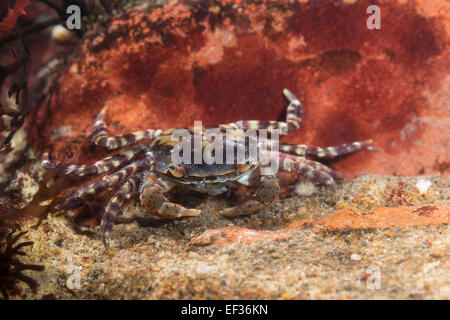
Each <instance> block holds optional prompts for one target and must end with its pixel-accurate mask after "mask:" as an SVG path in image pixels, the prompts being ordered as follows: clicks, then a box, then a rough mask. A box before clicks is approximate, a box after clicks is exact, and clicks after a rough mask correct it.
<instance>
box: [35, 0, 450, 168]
mask: <svg viewBox="0 0 450 320" xmlns="http://www.w3.org/2000/svg"><path fill="white" fill-rule="evenodd" d="M371 4H372V1H368V0H361V1H357V2H355V3H353V4H349V3H345V2H344V1H342V2H341V1H317V2H308V3H304V1H301V2H299V3H297V2H288V1H286V2H280V3H276V4H274V3H273V2H270V1H267V2H262V3H261V4H255V3H251V2H250V3H242V2H241V1H238V0H236V1H222V2H221V3H219V4H218V5H215V6H213V7H211V6H210V5H209V4H207V3H206V2H197V3H194V4H193V5H191V6H189V5H187V4H183V3H182V2H178V3H170V4H168V5H166V6H164V7H162V8H157V9H153V10H150V9H148V8H146V6H145V5H144V6H140V7H138V8H136V9H134V10H132V11H130V12H129V14H128V15H125V16H124V18H114V19H113V21H112V23H111V25H110V26H109V29H108V30H106V31H98V32H97V33H95V34H91V35H90V36H88V37H87V38H86V40H85V41H84V44H83V45H82V47H81V48H80V51H79V53H78V55H77V56H76V57H75V58H74V59H72V61H71V62H70V63H69V65H68V66H67V69H66V71H65V73H64V74H63V75H62V77H61V79H60V83H59V87H58V90H57V94H56V95H54V98H53V99H52V103H51V106H50V111H51V116H50V119H45V115H43V116H42V117H41V121H40V122H39V121H38V122H36V123H33V124H32V128H31V132H33V135H32V136H33V139H34V145H35V146H36V147H37V148H39V149H40V150H44V149H46V150H49V151H51V153H52V155H53V156H55V157H56V158H58V159H61V160H66V161H71V162H85V161H92V160H93V159H94V158H98V155H96V154H93V153H86V152H85V151H86V148H85V147H86V142H85V141H86V139H85V137H86V136H87V135H88V134H89V133H90V130H91V126H92V124H93V122H94V119H95V116H96V114H97V113H98V112H99V111H100V109H101V108H102V107H103V105H105V104H107V105H108V107H109V109H108V118H109V123H110V124H111V125H110V131H111V133H112V134H119V133H126V132H129V131H135V130H140V129H145V128H163V129H164V128H172V127H180V126H189V125H192V124H193V121H194V120H203V123H204V124H205V125H212V124H216V123H223V122H230V121H235V120H239V119H261V120H269V119H276V118H277V117H278V115H279V114H280V112H281V111H282V110H283V107H284V106H286V101H285V100H284V98H283V97H282V94H281V91H282V89H283V88H285V87H286V88H289V89H290V90H291V91H293V92H294V93H296V94H297V95H298V96H299V97H301V99H302V100H303V103H304V106H305V109H306V111H305V116H304V122H303V123H304V125H303V128H301V129H300V130H299V131H298V132H296V133H293V134H291V135H290V136H289V137H287V138H284V140H285V141H287V142H291V143H299V144H310V145H336V144H340V143H344V142H351V141H355V140H364V139H368V138H372V139H374V140H375V146H376V147H378V148H379V151H378V152H370V153H369V152H366V151H364V152H360V153H358V154H355V155H352V156H350V157H348V158H346V159H343V160H341V161H339V162H337V163H336V167H337V168H338V169H339V170H341V171H343V172H345V173H347V174H348V175H349V176H350V177H354V176H357V175H360V174H362V173H379V174H397V175H417V174H419V173H420V174H435V173H439V172H440V173H442V174H443V175H444V176H446V175H448V172H449V159H450V157H449V151H448V143H449V141H448V140H449V135H448V134H446V132H448V126H449V120H448V119H449V114H450V111H449V110H450V109H449V101H450V99H449V89H448V88H449V85H450V77H449V70H450V60H449V59H448V57H449V45H448V44H449V35H450V32H449V29H450V28H449V19H448V12H450V10H449V9H450V8H449V7H450V5H449V4H448V2H446V1H445V0H438V1H433V2H431V1H424V0H421V1H388V0H380V1H378V5H379V6H380V8H381V19H382V20H381V30H369V29H367V27H366V19H367V18H368V16H369V15H368V14H367V13H366V8H367V7H368V6H369V5H371ZM44 120H48V121H44ZM62 126H71V127H72V131H73V132H74V135H73V136H66V137H61V138H55V137H54V136H52V130H54V129H56V128H59V127H62ZM38 128H39V129H38ZM52 145H53V146H52Z"/></svg>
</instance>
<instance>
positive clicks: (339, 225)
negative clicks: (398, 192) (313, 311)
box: [191, 204, 450, 245]
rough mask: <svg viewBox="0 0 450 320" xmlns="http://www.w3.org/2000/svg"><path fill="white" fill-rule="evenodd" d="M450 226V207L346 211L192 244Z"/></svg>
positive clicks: (214, 232)
mask: <svg viewBox="0 0 450 320" xmlns="http://www.w3.org/2000/svg"><path fill="white" fill-rule="evenodd" d="M448 223H450V205H449V204H433V205H424V206H418V207H405V206H401V207H385V208H377V209H375V210H373V211H370V212H364V211H360V210H357V209H355V208H353V207H345V208H344V209H342V210H338V211H336V212H335V213H333V214H332V215H331V216H329V217H327V218H324V219H321V220H318V221H311V220H300V221H292V222H290V223H289V224H288V225H287V228H286V229H283V230H276V231H266V230H254V229H249V228H243V227H235V226H231V227H226V228H220V229H211V230H207V231H205V232H204V233H203V234H202V235H200V236H198V237H195V238H193V239H192V240H191V244H203V245H204V244H213V243H215V244H225V243H228V244H231V243H246V244H248V243H252V242H255V241H262V240H272V241H273V240H283V239H287V238H290V237H292V236H294V235H295V234H296V233H298V232H300V231H301V230H304V229H305V228H312V229H313V230H316V231H317V230H320V229H323V228H325V229H329V230H341V229H345V228H350V229H369V228H377V229H390V228H406V227H415V226H426V225H437V224H448Z"/></svg>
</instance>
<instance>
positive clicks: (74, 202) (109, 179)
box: [55, 159, 150, 211]
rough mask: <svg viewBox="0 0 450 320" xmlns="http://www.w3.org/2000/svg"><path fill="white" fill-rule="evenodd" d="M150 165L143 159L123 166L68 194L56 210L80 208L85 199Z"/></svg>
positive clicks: (121, 181) (119, 182)
mask: <svg viewBox="0 0 450 320" xmlns="http://www.w3.org/2000/svg"><path fill="white" fill-rule="evenodd" d="M148 166H150V162H149V161H148V160H147V159H143V160H139V161H137V162H136V163H134V164H130V165H128V166H126V167H124V168H122V169H121V170H119V171H117V172H116V173H114V174H111V175H106V176H104V177H103V178H102V180H100V181H98V182H95V183H92V184H90V185H88V186H87V187H85V188H83V189H80V190H78V191H77V192H75V193H73V194H71V195H70V196H68V197H67V198H66V199H65V200H64V201H63V202H62V203H60V204H58V205H57V206H56V207H55V211H61V210H70V209H75V208H78V207H80V206H81V205H82V204H83V203H84V201H85V200H90V199H92V198H94V196H96V195H98V194H101V193H102V192H104V191H106V190H107V189H108V188H112V187H114V186H116V185H118V184H121V183H123V182H124V181H125V180H126V179H128V178H129V177H130V176H131V175H133V174H134V173H136V172H137V171H139V170H141V169H143V168H145V167H148Z"/></svg>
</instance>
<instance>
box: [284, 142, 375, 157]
mask: <svg viewBox="0 0 450 320" xmlns="http://www.w3.org/2000/svg"><path fill="white" fill-rule="evenodd" d="M372 143H373V140H372V139H369V140H364V141H355V142H352V143H343V144H341V145H338V146H333V147H308V146H306V145H304V144H299V145H293V144H287V143H283V142H280V143H279V146H280V151H281V152H285V153H289V154H294V155H297V156H301V157H304V156H310V157H314V158H319V159H335V158H338V157H342V156H346V155H348V154H351V153H355V152H357V151H359V150H362V149H364V148H367V149H368V150H372V149H371V148H372V147H371V146H370V145H371V144H372Z"/></svg>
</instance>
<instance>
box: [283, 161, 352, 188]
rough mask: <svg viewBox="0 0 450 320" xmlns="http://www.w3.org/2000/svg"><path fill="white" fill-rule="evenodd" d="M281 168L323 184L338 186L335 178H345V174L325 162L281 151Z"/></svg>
mask: <svg viewBox="0 0 450 320" xmlns="http://www.w3.org/2000/svg"><path fill="white" fill-rule="evenodd" d="M279 161H280V169H281V171H286V172H292V171H294V172H297V173H299V174H301V175H302V176H305V177H307V178H309V179H311V180H312V181H314V182H317V183H319V184H322V185H326V186H330V187H332V188H336V181H335V180H343V179H344V175H343V174H341V173H339V172H337V171H335V170H333V169H331V168H329V167H327V166H325V165H324V164H322V163H320V162H317V161H312V160H308V159H305V158H303V157H297V156H293V155H290V154H285V153H279Z"/></svg>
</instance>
